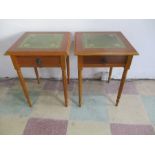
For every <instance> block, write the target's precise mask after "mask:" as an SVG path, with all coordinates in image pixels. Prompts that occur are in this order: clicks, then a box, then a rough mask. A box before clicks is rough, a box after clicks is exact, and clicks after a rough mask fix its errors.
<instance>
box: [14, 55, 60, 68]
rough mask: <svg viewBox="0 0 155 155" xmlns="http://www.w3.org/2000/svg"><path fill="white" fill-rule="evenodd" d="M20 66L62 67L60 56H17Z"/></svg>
mask: <svg viewBox="0 0 155 155" xmlns="http://www.w3.org/2000/svg"><path fill="white" fill-rule="evenodd" d="M15 59H16V63H17V65H18V66H19V67H61V57H60V56H16V57H15Z"/></svg>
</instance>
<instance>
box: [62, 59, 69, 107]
mask: <svg viewBox="0 0 155 155" xmlns="http://www.w3.org/2000/svg"><path fill="white" fill-rule="evenodd" d="M61 69H62V78H63V88H64V98H65V106H66V107H67V106H68V91H67V87H68V86H67V77H66V57H65V56H62V57H61Z"/></svg>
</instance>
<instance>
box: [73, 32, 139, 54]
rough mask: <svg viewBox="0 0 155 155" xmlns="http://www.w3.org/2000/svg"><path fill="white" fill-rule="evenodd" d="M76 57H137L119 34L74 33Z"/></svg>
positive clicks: (132, 48)
mask: <svg viewBox="0 0 155 155" xmlns="http://www.w3.org/2000/svg"><path fill="white" fill-rule="evenodd" d="M75 54H76V55H137V54H138V53H137V51H136V50H135V49H134V47H133V46H132V45H131V44H130V43H129V41H128V40H127V39H126V38H125V37H124V36H123V34H122V33H121V32H76V34H75Z"/></svg>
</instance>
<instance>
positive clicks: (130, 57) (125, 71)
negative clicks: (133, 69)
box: [116, 56, 133, 106]
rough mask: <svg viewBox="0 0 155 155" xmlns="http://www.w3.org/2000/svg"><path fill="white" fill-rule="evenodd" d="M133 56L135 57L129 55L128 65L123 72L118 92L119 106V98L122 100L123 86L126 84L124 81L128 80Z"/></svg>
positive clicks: (117, 101) (117, 102)
mask: <svg viewBox="0 0 155 155" xmlns="http://www.w3.org/2000/svg"><path fill="white" fill-rule="evenodd" d="M132 58H133V56H128V60H127V63H126V66H125V68H124V72H123V74H122V79H121V82H120V86H119V90H118V94H117V99H116V106H118V104H119V100H120V97H121V95H122V91H123V86H124V83H125V80H126V76H127V72H128V70H129V68H130V65H131V62H132Z"/></svg>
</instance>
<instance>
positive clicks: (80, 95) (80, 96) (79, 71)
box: [78, 69, 82, 107]
mask: <svg viewBox="0 0 155 155" xmlns="http://www.w3.org/2000/svg"><path fill="white" fill-rule="evenodd" d="M78 81H79V106H80V107H81V105H82V69H78Z"/></svg>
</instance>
